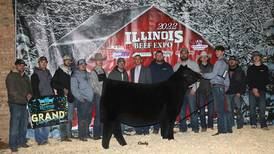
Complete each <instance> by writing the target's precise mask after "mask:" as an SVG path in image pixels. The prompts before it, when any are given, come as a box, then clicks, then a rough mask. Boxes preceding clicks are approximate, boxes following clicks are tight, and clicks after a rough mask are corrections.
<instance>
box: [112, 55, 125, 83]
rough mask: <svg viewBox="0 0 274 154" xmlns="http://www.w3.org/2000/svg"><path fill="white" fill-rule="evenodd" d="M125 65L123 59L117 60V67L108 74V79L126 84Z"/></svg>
mask: <svg viewBox="0 0 274 154" xmlns="http://www.w3.org/2000/svg"><path fill="white" fill-rule="evenodd" d="M125 64H126V61H125V59H124V58H118V59H117V65H116V66H115V67H114V68H113V69H112V71H111V72H110V73H109V76H108V78H109V79H112V80H118V81H127V82H128V81H129V80H128V74H127V71H126V70H125Z"/></svg>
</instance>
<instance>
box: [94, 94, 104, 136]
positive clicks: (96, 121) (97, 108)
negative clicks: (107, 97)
mask: <svg viewBox="0 0 274 154" xmlns="http://www.w3.org/2000/svg"><path fill="white" fill-rule="evenodd" d="M93 100H94V103H93V104H94V105H95V112H96V114H95V118H94V125H93V136H94V137H99V136H102V124H101V121H100V100H101V96H100V95H98V94H94V99H93Z"/></svg>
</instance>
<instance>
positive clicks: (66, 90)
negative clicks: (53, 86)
mask: <svg viewBox="0 0 274 154" xmlns="http://www.w3.org/2000/svg"><path fill="white" fill-rule="evenodd" d="M64 95H65V96H67V95H68V89H67V88H64Z"/></svg>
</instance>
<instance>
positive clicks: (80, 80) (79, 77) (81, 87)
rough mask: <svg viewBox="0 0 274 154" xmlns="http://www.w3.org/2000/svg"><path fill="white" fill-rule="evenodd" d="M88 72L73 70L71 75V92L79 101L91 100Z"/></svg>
mask: <svg viewBox="0 0 274 154" xmlns="http://www.w3.org/2000/svg"><path fill="white" fill-rule="evenodd" d="M90 82H91V81H90V74H89V73H88V72H87V71H80V70H75V71H74V72H73V73H72V75H71V80H70V84H71V92H72V94H73V96H74V98H75V99H76V100H77V101H79V102H82V103H83V102H89V103H91V102H92V100H93V95H94V92H93V89H92V87H91V84H90Z"/></svg>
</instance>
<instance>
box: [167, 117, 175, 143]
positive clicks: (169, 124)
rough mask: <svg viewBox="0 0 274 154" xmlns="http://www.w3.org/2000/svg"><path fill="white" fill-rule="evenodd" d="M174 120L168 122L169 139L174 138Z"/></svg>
mask: <svg viewBox="0 0 274 154" xmlns="http://www.w3.org/2000/svg"><path fill="white" fill-rule="evenodd" d="M174 122H175V121H174V120H171V121H170V122H169V123H168V137H167V138H168V139H169V140H171V139H174V131H173V128H174Z"/></svg>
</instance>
